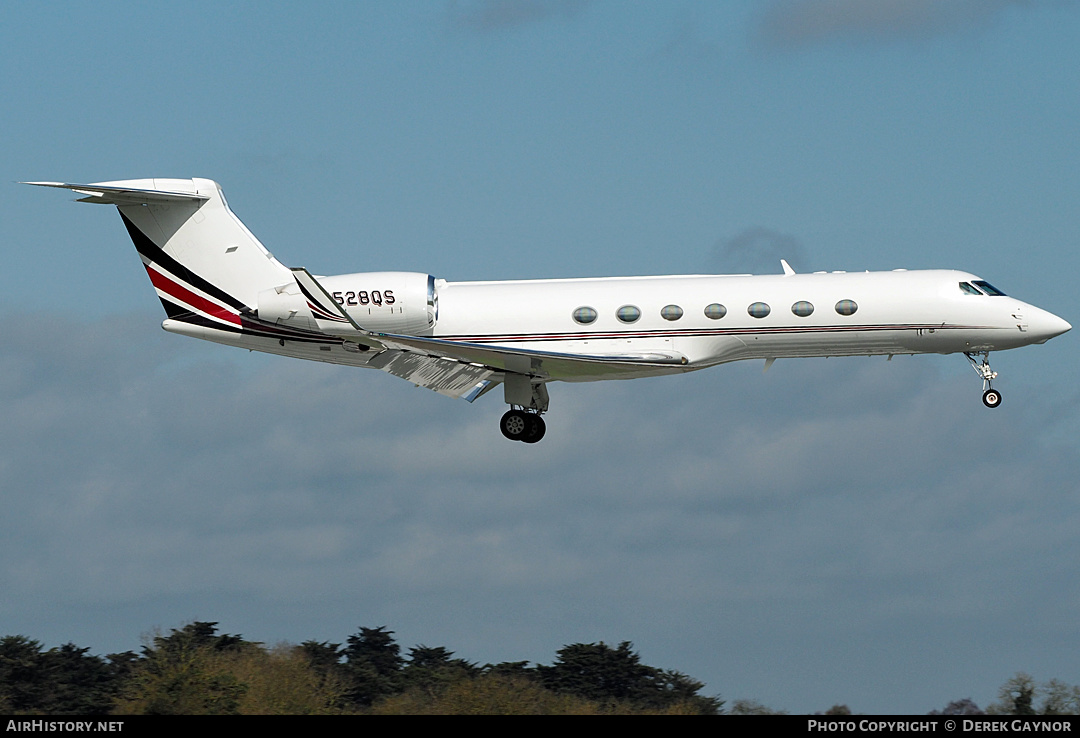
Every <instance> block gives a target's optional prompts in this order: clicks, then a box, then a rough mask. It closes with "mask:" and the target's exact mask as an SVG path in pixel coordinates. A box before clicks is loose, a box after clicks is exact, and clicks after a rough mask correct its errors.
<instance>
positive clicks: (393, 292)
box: [318, 272, 439, 336]
mask: <svg viewBox="0 0 1080 738" xmlns="http://www.w3.org/2000/svg"><path fill="white" fill-rule="evenodd" d="M318 279H319V284H321V285H322V286H323V287H324V288H325V289H326V291H327V292H329V293H330V296H331V297H333V298H334V300H335V301H336V302H337V304H338V305H341V307H343V308H344V309H345V311H346V312H347V313H348V314H349V317H351V318H352V319H353V321H355V322H356V324H357V325H359V326H360V327H361V328H364V329H365V330H369V331H376V332H380V333H403V334H408V335H412V336H430V335H431V334H432V332H433V331H434V329H435V323H436V322H437V321H438V319H439V296H438V292H437V290H436V280H435V278H434V277H432V276H431V275H430V274H420V273H418V272H359V273H357V274H338V275H336V276H333V277H319V278H318Z"/></svg>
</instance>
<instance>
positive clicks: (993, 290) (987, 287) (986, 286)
mask: <svg viewBox="0 0 1080 738" xmlns="http://www.w3.org/2000/svg"><path fill="white" fill-rule="evenodd" d="M973 284H974V285H975V286H976V287H978V288H979V289H980V290H982V291H983V292H985V293H986V294H988V295H990V296H991V297H1005V293H1004V292H1002V291H1001V290H999V289H998V288H997V287H995V286H994V285H992V284H990V283H989V282H984V281H982V280H981V279H980V280H979V281H977V282H974V283H973Z"/></svg>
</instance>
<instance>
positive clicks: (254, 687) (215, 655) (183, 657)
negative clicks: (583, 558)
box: [0, 622, 723, 715]
mask: <svg viewBox="0 0 1080 738" xmlns="http://www.w3.org/2000/svg"><path fill="white" fill-rule="evenodd" d="M88 651H89V649H86V648H79V647H78V646H76V645H74V644H71V643H68V644H65V645H63V646H60V647H59V648H51V649H48V650H46V649H44V648H43V647H42V645H41V644H40V643H39V642H38V641H34V640H30V639H29V638H26V637H24V636H6V637H4V638H2V639H0V714H25V715H31V714H37V715H133V714H143V715H283V714H289V715H314V714H375V715H377V714H444V715H445V714H546V715H551V714H690V715H716V714H719V713H720V712H721V710H722V708H723V701H722V700H720V699H719V698H718V697H708V696H704V695H702V694H700V692H701V690H702V688H703V687H704V684H702V683H701V682H698V681H695V680H693V679H691V678H690V677H688V676H686V675H685V674H682V673H680V672H677V671H668V670H664V669H658V668H655V667H652V666H648V665H646V664H643V663H641V659H640V657H639V656H638V654H637V653H636V652H634V650H633V647H632V645H631V644H630V643H629V642H624V643H621V644H619V645H618V646H616V647H612V646H608V645H607V644H605V643H575V644H571V645H568V646H565V647H564V648H562V649H561V650H559V651H558V653H557V657H556V659H555V661H554V662H553V663H552V664H551V665H549V666H545V665H540V664H537V665H533V666H530V664H529V662H527V661H520V662H510V663H501V664H487V665H484V666H478V665H477V664H474V663H471V662H469V661H466V660H464V659H460V658H455V656H454V653H453V652H452V651H449V650H447V649H445V648H442V647H434V648H433V647H428V646H424V645H418V646H415V647H413V648H411V649H409V652H408V654H407V655H402V653H401V648H400V646H399V645H398V644H397V643H396V642H395V640H394V638H393V631H389V630H387V629H386V628H385V627H379V628H360V630H359V632H358V633H356V634H355V635H352V636H350V637H349V638H348V640H347V642H346V643H344V644H341V643H330V642H326V641H322V642H318V641H305V642H304V643H301V644H300V645H298V646H297V645H289V644H282V645H278V646H274V647H270V648H268V647H266V646H265V645H264V644H262V643H258V642H255V641H248V640H245V639H244V638H242V637H241V636H239V635H229V634H219V633H218V629H217V623H213V622H195V623H191V624H189V625H186V626H184V627H183V628H177V629H173V630H172V631H170V632H169V633H168V634H167V635H158V636H156V637H154V638H152V639H151V642H150V643H148V644H147V645H146V646H144V647H143V648H142V651H141V653H135V652H133V651H127V652H124V653H117V654H109V655H107V656H105V657H101V656H95V655H92V654H90V653H88Z"/></svg>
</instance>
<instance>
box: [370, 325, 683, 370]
mask: <svg viewBox="0 0 1080 738" xmlns="http://www.w3.org/2000/svg"><path fill="white" fill-rule="evenodd" d="M372 335H373V337H374V338H375V340H377V341H378V342H379V343H381V344H383V345H384V346H386V347H387V348H390V349H396V350H399V351H408V352H414V353H420V354H424V355H427V356H431V357H440V358H444V359H454V360H457V361H461V362H467V363H469V364H473V365H479V366H484V367H487V368H489V369H495V370H500V371H503V372H513V373H515V374H525V375H528V376H533V377H540V378H543V379H563V380H570V381H573V380H575V379H579V380H581V379H588V378H592V377H600V376H605V377H612V378H617V377H619V376H627V377H629V376H637V375H640V374H642V373H647V372H648V370H649V369H655V367H656V366H658V365H660V366H663V365H667V366H671V367H678V366H682V365H684V364H686V363H687V360H686V357H685V356H683V355H682V354H680V353H678V352H675V351H663V352H660V351H653V352H630V353H619V354H567V353H558V352H553V351H536V350H533V349H518V348H505V347H498V346H488V345H485V344H478V343H470V342H465V341H449V340H446V339H443V338H428V337H424V336H402V335H397V334H392V333H375V334H372Z"/></svg>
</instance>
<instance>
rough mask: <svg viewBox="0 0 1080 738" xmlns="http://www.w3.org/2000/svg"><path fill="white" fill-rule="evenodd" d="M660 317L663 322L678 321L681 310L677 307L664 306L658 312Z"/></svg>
mask: <svg viewBox="0 0 1080 738" xmlns="http://www.w3.org/2000/svg"><path fill="white" fill-rule="evenodd" d="M660 317H661V318H663V319H664V320H678V319H679V318H681V317H682V308H681V307H679V306H678V305H665V306H664V307H663V309H662V310H660Z"/></svg>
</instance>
